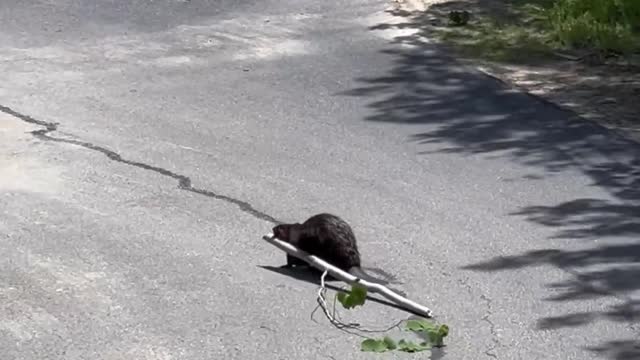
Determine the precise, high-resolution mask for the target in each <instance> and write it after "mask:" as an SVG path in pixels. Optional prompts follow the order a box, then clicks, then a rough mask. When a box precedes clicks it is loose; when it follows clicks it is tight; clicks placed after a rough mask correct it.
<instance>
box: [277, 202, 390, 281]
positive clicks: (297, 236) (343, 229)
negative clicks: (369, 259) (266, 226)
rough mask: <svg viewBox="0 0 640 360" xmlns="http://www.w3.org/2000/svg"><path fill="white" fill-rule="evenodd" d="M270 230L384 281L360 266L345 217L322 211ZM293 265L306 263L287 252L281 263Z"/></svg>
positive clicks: (302, 247) (351, 270)
mask: <svg viewBox="0 0 640 360" xmlns="http://www.w3.org/2000/svg"><path fill="white" fill-rule="evenodd" d="M273 234H274V235H275V236H276V237H277V238H278V239H280V240H282V241H286V242H288V243H290V244H291V245H294V246H295V247H297V248H299V249H300V250H303V251H306V252H307V253H309V254H311V255H315V256H317V257H319V258H321V259H322V260H325V261H327V262H328V263H330V264H331V265H334V266H336V267H337V268H339V269H341V270H343V271H346V272H349V273H350V274H352V275H354V276H357V277H359V278H361V279H364V280H367V281H371V282H377V283H380V284H386V283H387V282H386V281H384V280H379V279H376V278H373V277H371V276H369V275H368V274H366V273H365V272H364V270H362V268H361V267H360V252H359V251H358V245H357V243H356V237H355V235H354V233H353V230H352V229H351V226H349V224H348V223H347V222H346V221H344V220H342V219H341V218H340V217H338V216H336V215H332V214H327V213H322V214H317V215H314V216H312V217H310V218H309V219H307V220H306V221H305V222H304V223H302V224H300V223H294V224H280V225H277V226H275V227H274V228H273ZM297 265H307V263H306V262H305V261H303V260H300V259H298V258H296V257H294V256H291V255H289V254H287V264H286V265H283V267H292V266H297Z"/></svg>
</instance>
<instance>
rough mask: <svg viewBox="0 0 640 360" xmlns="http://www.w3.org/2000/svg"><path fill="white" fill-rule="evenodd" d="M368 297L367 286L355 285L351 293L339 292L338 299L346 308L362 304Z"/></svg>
mask: <svg viewBox="0 0 640 360" xmlns="http://www.w3.org/2000/svg"><path fill="white" fill-rule="evenodd" d="M366 297H367V288H366V287H364V286H362V285H358V284H356V285H353V286H352V287H351V292H350V293H349V294H345V293H338V295H337V298H338V301H340V303H341V304H342V306H343V307H344V308H345V309H351V308H354V307H356V306H359V305H362V304H364V302H365V299H366Z"/></svg>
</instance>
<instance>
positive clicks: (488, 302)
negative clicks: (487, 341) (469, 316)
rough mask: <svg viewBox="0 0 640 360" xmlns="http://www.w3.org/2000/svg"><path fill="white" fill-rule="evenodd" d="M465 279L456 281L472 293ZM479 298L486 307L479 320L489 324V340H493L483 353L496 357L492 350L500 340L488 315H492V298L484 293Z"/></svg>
mask: <svg viewBox="0 0 640 360" xmlns="http://www.w3.org/2000/svg"><path fill="white" fill-rule="evenodd" d="M467 280H468V278H465V279H464V280H463V279H458V283H460V284H461V285H462V286H464V287H465V288H466V289H467V292H469V294H471V295H473V294H474V291H473V288H472V287H471V285H469V283H468V282H467ZM480 299H482V300H483V301H484V302H485V305H486V308H487V310H486V312H485V314H484V316H482V318H480V320H482V321H484V322H486V323H487V324H489V332H490V333H491V341H492V342H493V345H491V346H489V347H488V348H487V349H486V350H485V351H484V354H485V355H487V356H488V357H491V358H494V359H497V358H498V355H496V354H495V353H494V350H495V349H497V348H498V347H499V346H500V341H499V340H498V332H497V331H496V324H494V323H493V321H492V320H491V319H490V316H491V315H493V310H492V308H491V305H492V300H491V299H490V298H489V297H487V296H486V295H484V294H480Z"/></svg>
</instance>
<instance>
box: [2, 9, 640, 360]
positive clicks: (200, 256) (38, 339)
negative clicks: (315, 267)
mask: <svg viewBox="0 0 640 360" xmlns="http://www.w3.org/2000/svg"><path fill="white" fill-rule="evenodd" d="M388 5H389V4H387V3H385V2H384V1H377V0H376V1H374V0H355V1H350V2H338V1H324V2H318V1H307V0H297V1H279V2H276V1H263V2H241V1H219V2H212V1H198V0H191V1H177V0H176V1H168V0H164V1H162V0H154V1H127V2H125V1H108V2H106V1H104V2H103V1H100V2H96V1H88V0H87V1H85V0H82V1H80V0H78V1H70V0H69V1H63V0H60V1H33V2H23V1H6V2H3V4H2V5H0V7H1V9H2V11H1V12H0V106H1V107H0V111H1V113H0V211H2V216H1V217H0V254H2V257H1V258H0V305H1V306H0V354H2V357H1V358H2V359H3V360H4V359H7V360H13V359H163V360H164V359H257V358H260V359H265V360H266V359H351V358H352V359H360V358H362V359H364V358H372V357H379V356H373V355H370V354H366V353H361V352H360V351H359V343H360V340H361V339H360V338H358V337H357V336H355V335H351V334H347V333H344V332H342V331H340V330H338V329H336V328H334V327H332V326H331V325H330V324H329V322H328V321H327V320H326V319H325V318H324V317H323V316H322V315H321V314H320V313H316V314H315V316H314V319H315V320H316V322H314V321H312V320H311V319H310V314H311V312H312V311H313V310H314V308H315V306H316V298H315V296H316V285H314V284H312V283H309V282H305V281H302V280H300V279H296V278H295V277H292V276H287V275H286V274H281V273H278V272H276V271H271V270H270V269H269V267H277V266H279V265H282V264H283V263H284V254H283V253H281V252H280V251H279V250H277V249H276V248H274V247H273V246H271V245H269V244H267V243H266V242H264V241H262V240H261V236H262V235H263V234H265V233H267V232H269V230H270V228H271V227H272V224H273V222H274V221H278V220H281V221H299V220H304V218H306V217H308V216H310V215H312V214H314V213H317V212H321V211H329V212H334V213H336V214H339V215H341V216H343V217H344V218H345V219H347V220H348V221H349V222H351V223H352V225H353V226H354V228H355V230H356V233H357V236H358V237H359V239H360V244H361V245H360V246H361V248H362V253H363V255H364V261H365V263H366V265H367V266H373V267H379V268H382V269H384V270H386V271H388V272H390V273H392V274H394V275H396V276H397V277H398V278H399V279H400V281H402V284H401V285H397V286H398V287H400V288H401V289H402V290H403V291H405V292H406V293H407V294H408V296H409V297H410V298H411V299H413V300H415V301H417V302H420V303H422V304H424V305H426V306H428V307H430V308H432V309H433V310H434V312H435V314H436V316H437V319H438V320H439V321H442V322H445V323H447V324H449V325H450V326H451V329H452V332H451V334H450V336H449V337H448V338H447V344H448V346H447V347H446V348H445V349H444V350H443V351H439V352H436V353H435V354H434V355H433V358H445V359H474V360H475V359H484V358H492V359H496V358H497V359H526V360H530V359H545V360H551V359H638V358H640V342H639V341H638V339H639V338H640V337H639V334H638V329H639V325H638V320H637V319H638V315H639V313H640V296H639V294H638V291H639V288H640V281H638V279H639V278H640V267H639V266H638V261H639V259H640V243H638V239H639V236H640V191H639V190H638V189H640V187H639V185H640V180H639V179H640V170H638V169H639V167H638V166H639V165H640V164H639V162H640V161H639V159H640V157H639V155H640V146H638V145H637V144H633V143H629V142H627V141H625V140H622V139H621V138H620V137H618V136H616V135H615V134H612V133H609V132H606V131H604V130H603V129H601V128H599V127H597V126H595V125H591V124H589V123H587V122H584V121H581V120H576V119H574V118H573V116H572V115H571V114H569V113H566V112H563V111H561V110H559V109H557V108H555V107H553V106H551V105H549V104H545V103H542V102H540V101H538V100H536V99H534V98H531V97H528V96H526V95H523V94H520V93H518V92H516V91H513V90H509V89H507V88H506V87H504V86H502V84H500V83H498V82H496V81H494V80H493V79H490V78H488V77H486V76H484V75H482V74H479V73H477V72H474V71H473V70H471V69H467V68H463V67H461V66H458V65H456V64H455V62H454V61H452V60H451V59H450V58H448V57H447V56H446V54H445V53H443V52H442V51H441V50H439V49H438V48H436V47H434V46H431V45H429V44H428V43H426V44H425V43H423V42H421V41H419V40H418V39H416V38H414V37H412V35H411V34H410V31H409V30H411V28H412V26H413V25H412V24H410V23H405V24H404V25H403V26H401V28H400V27H398V26H377V27H376V25H380V24H383V23H390V22H392V20H393V19H391V18H390V16H391V15H389V14H386V13H385V12H384V10H385V9H386V8H387V7H388ZM400 37H401V38H400ZM402 43H404V44H402ZM408 45H413V46H408ZM343 314H344V315H343V317H345V318H346V319H347V320H350V321H358V322H361V323H362V324H363V325H365V326H366V327H368V328H374V329H379V328H384V327H385V326H387V325H390V324H392V323H393V322H395V321H398V320H401V319H404V318H407V317H408V316H409V315H408V314H406V313H404V312H401V311H399V310H397V309H392V308H389V307H386V306H383V305H381V304H376V303H370V304H367V306H365V307H364V308H362V309H357V310H354V311H353V312H350V313H346V312H343ZM384 357H385V358H386V357H388V358H417V357H420V358H423V357H424V356H423V355H415V354H414V355H411V354H402V353H393V354H388V355H384Z"/></svg>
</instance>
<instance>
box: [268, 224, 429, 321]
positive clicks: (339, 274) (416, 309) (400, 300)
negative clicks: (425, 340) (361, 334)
mask: <svg viewBox="0 0 640 360" xmlns="http://www.w3.org/2000/svg"><path fill="white" fill-rule="evenodd" d="M262 238H263V239H264V240H266V241H267V242H269V243H271V244H272V245H274V246H275V247H277V248H279V249H280V250H282V251H284V252H286V253H287V254H289V255H291V256H295V257H296V258H298V259H301V260H303V261H305V262H307V263H308V264H309V265H311V266H313V267H314V268H316V269H318V270H320V271H323V272H324V271H327V272H329V274H331V276H333V277H335V278H337V279H340V280H342V281H344V282H346V283H348V284H351V285H354V284H360V285H362V286H364V287H366V288H367V290H368V291H370V292H375V293H378V294H380V295H382V296H384V297H386V298H387V299H389V300H391V301H393V302H394V303H396V304H397V305H399V306H400V307H402V308H404V309H406V310H409V311H411V312H413V313H415V314H420V315H422V316H425V317H428V318H430V317H433V312H432V311H431V310H430V309H429V308H427V307H425V306H422V305H420V304H418V303H416V302H414V301H411V300H409V299H407V298H405V297H403V296H401V295H399V294H397V293H395V292H393V291H391V290H389V288H387V287H386V286H384V285H381V284H376V283H372V282H369V281H366V280H364V279H360V278H358V277H356V276H353V275H351V274H349V273H348V272H346V271H342V270H341V269H338V268H337V267H335V266H333V265H331V264H329V263H328V262H326V261H324V260H322V259H320V258H319V257H317V256H314V255H309V254H308V253H307V252H305V251H303V250H300V249H298V248H297V247H295V246H293V245H291V244H289V243H286V242H284V241H282V240H279V239H277V238H275V237H274V236H273V234H268V235H264V236H263V237H262Z"/></svg>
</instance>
